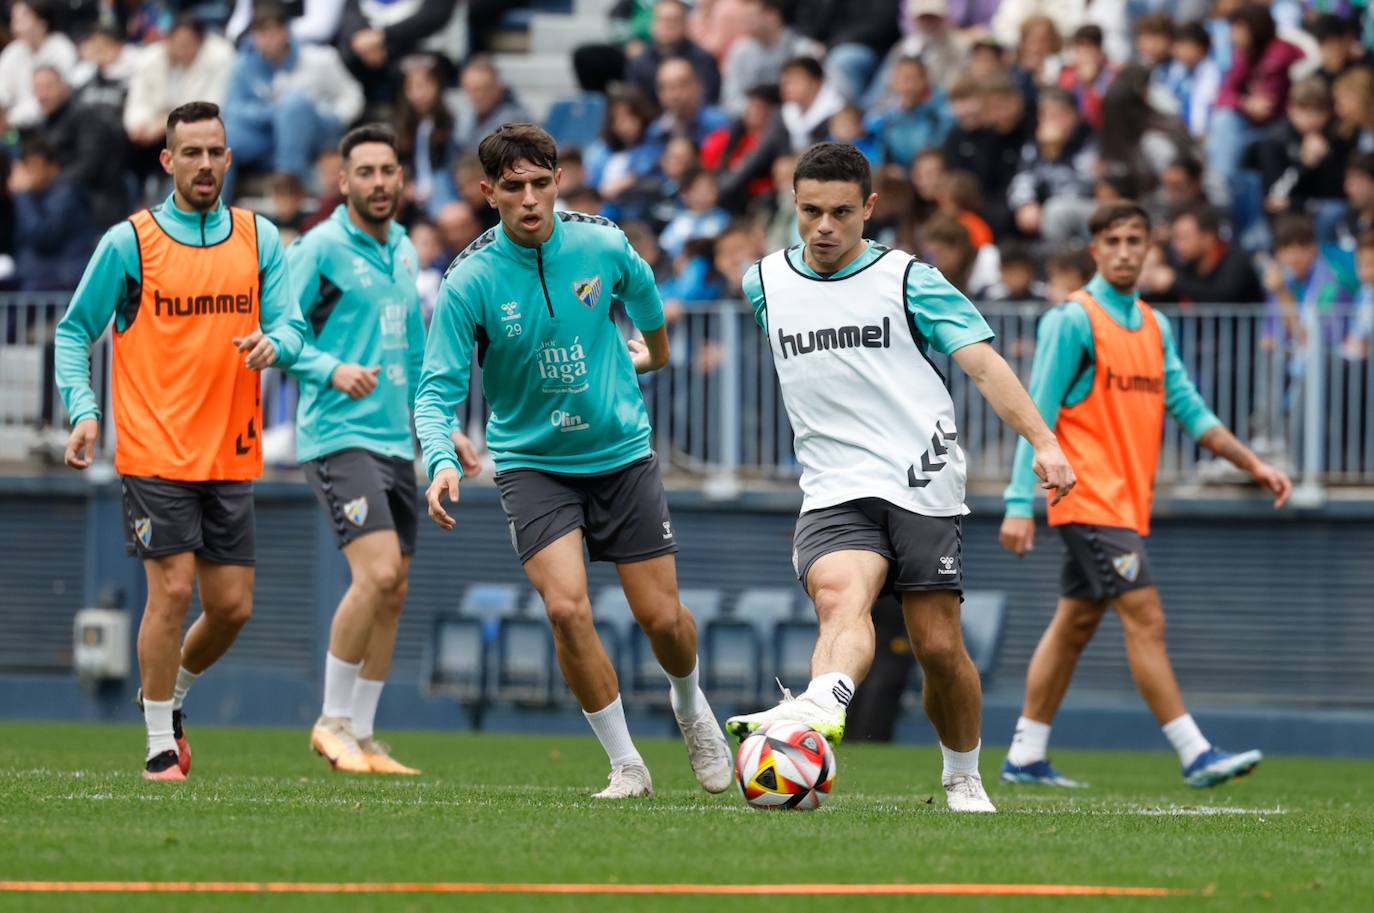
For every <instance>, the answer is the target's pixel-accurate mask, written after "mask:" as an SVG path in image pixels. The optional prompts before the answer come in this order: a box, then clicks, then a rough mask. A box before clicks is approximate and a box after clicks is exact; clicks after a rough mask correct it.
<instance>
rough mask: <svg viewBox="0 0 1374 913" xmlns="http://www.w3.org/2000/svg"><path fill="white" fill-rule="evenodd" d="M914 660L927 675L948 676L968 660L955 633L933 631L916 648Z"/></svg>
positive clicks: (961, 642) (962, 643)
mask: <svg viewBox="0 0 1374 913" xmlns="http://www.w3.org/2000/svg"><path fill="white" fill-rule="evenodd" d="M916 659H917V661H918V662H920V664H921V668H922V669H923V670H925V671H926V673H927V674H935V675H949V674H952V673H953V672H954V671H955V670H956V669H958V667H959V666H960V665H962V664H963V663H964V662H965V661H966V660H967V659H968V653H967V652H966V651H965V650H964V641H963V639H962V638H961V637H960V636H959V635H958V633H957V631H933V632H929V633H928V634H927V635H926V636H925V637H924V638H923V639H922V642H921V643H920V644H918V645H917V646H916Z"/></svg>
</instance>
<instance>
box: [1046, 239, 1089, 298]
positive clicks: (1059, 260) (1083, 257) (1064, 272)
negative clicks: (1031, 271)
mask: <svg viewBox="0 0 1374 913" xmlns="http://www.w3.org/2000/svg"><path fill="white" fill-rule="evenodd" d="M1095 272H1097V266H1096V265H1095V264H1094V263H1093V259H1092V256H1091V255H1090V254H1089V253H1088V252H1087V250H1083V249H1080V250H1066V251H1061V252H1060V253H1057V254H1055V255H1054V256H1053V257H1050V259H1049V262H1048V263H1046V264H1045V296H1046V300H1048V301H1049V302H1050V304H1052V305H1053V304H1059V303H1061V302H1064V301H1068V300H1069V296H1070V295H1072V294H1073V293H1074V292H1076V291H1078V290H1079V289H1081V288H1082V287H1083V286H1085V285H1087V284H1088V282H1089V281H1090V280H1091V279H1092V277H1093V274H1094V273H1095Z"/></svg>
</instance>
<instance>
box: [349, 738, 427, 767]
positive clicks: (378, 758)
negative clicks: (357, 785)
mask: <svg viewBox="0 0 1374 913" xmlns="http://www.w3.org/2000/svg"><path fill="white" fill-rule="evenodd" d="M358 748H359V749H360V750H361V751H362V753H363V760H365V761H366V762H367V766H368V768H369V769H370V770H371V771H372V772H373V773H374V774H400V775H402V776H407V777H415V776H419V774H420V771H418V770H416V769H415V768H414V767H407V766H405V765H404V764H402V763H401V762H400V761H398V760H396V759H395V758H393V757H392V756H391V746H389V745H387V744H386V743H385V742H379V741H377V740H376V739H374V738H372V736H368V737H367V738H365V739H359V740H358Z"/></svg>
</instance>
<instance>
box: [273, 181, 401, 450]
mask: <svg viewBox="0 0 1374 913" xmlns="http://www.w3.org/2000/svg"><path fill="white" fill-rule="evenodd" d="M286 262H287V265H288V266H289V267H290V269H291V280H292V285H293V286H294V287H295V290H296V295H297V298H298V300H299V301H300V307H301V315H302V316H303V317H304V318H305V321H306V324H307V327H308V328H307V330H306V338H305V347H304V348H303V349H302V350H301V357H300V359H299V360H298V361H297V362H296V364H295V365H294V366H293V367H292V369H291V373H292V374H294V375H296V377H297V378H298V379H299V380H300V387H301V398H300V405H299V406H298V407H297V409H296V459H297V460H298V461H300V462H302V463H304V462H305V461H306V460H313V459H316V458H317V457H321V456H324V455H326V454H330V453H336V452H337V451H340V450H344V449H346V448H350V447H360V448H362V449H363V450H367V451H370V452H372V453H375V454H378V455H380V456H389V457H400V458H403V459H408V460H413V459H414V458H415V443H414V440H413V438H412V436H411V433H410V404H411V403H412V402H414V400H415V388H416V387H417V386H418V385H419V383H420V363H421V361H422V360H423V358H424V355H425V321H424V316H423V315H422V314H421V312H420V294H419V292H418V291H417V289H416V286H415V280H416V277H417V276H418V275H419V268H418V264H419V257H418V255H416V253H415V246H414V245H413V244H411V243H410V239H409V238H408V237H406V231H405V229H404V228H402V227H401V226H399V225H397V224H396V223H395V222H392V223H391V229H390V233H389V235H388V237H387V241H386V244H382V243H380V242H378V241H377V239H376V238H373V237H372V236H371V235H369V234H368V233H367V232H365V231H363V230H362V229H361V228H359V227H358V226H357V225H356V224H354V222H353V220H352V219H351V218H349V215H348V206H347V205H341V206H339V207H338V208H337V209H335V210H334V213H333V215H331V216H330V217H329V218H328V219H327V220H326V221H324V222H322V223H321V224H320V225H318V226H316V227H315V228H313V229H311V230H310V231H309V232H307V233H306V234H304V235H302V236H301V238H300V239H299V240H297V241H296V243H295V244H292V245H291V247H290V248H289V249H288V250H287V251H286ZM344 363H348V364H357V365H362V366H363V367H365V368H377V367H380V368H381V372H380V373H379V374H378V375H377V388H376V389H375V390H373V391H372V392H371V393H369V394H368V395H367V396H364V397H363V398H362V399H353V398H352V397H350V396H349V395H348V394H347V393H344V392H342V391H340V390H336V389H335V388H334V387H332V386H331V385H330V383H329V381H330V378H331V377H332V376H333V375H334V369H335V368H337V367H338V366H339V365H340V364H344Z"/></svg>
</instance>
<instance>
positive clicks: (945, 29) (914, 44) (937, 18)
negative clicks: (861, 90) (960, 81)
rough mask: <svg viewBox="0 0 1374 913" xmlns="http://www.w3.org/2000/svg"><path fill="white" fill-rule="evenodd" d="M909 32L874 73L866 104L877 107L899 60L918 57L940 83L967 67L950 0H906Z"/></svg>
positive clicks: (883, 99)
mask: <svg viewBox="0 0 1374 913" xmlns="http://www.w3.org/2000/svg"><path fill="white" fill-rule="evenodd" d="M904 6H905V10H904V15H905V16H906V20H905V21H906V23H907V27H908V28H907V33H906V36H905V37H903V38H902V40H901V41H899V42H897V43H896V44H895V45H893V46H892V49H891V50H889V51H888V52H887V57H886V58H885V59H884V60H883V64H882V66H880V67H879V68H878V72H877V74H876V75H874V77H873V80H872V83H871V85H870V86H869V88H868V92H867V93H865V95H864V99H863V100H864V107H866V108H870V109H871V108H875V107H877V106H879V105H881V104H882V103H883V102H884V101H885V100H886V99H885V98H884V96H885V95H886V94H887V93H888V89H889V86H890V85H891V83H892V71H893V70H894V69H896V67H897V64H898V62H899V61H902V60H906V59H908V58H912V57H915V58H917V59H919V60H920V61H921V62H922V63H924V64H925V66H926V71H927V73H928V78H929V79H930V80H931V81H933V82H935V83H936V84H937V85H938V84H940V83H942V82H949V81H951V80H953V79H954V78H955V76H957V75H958V73H959V72H960V71H961V70H963V68H964V58H965V56H966V52H965V50H964V47H963V43H962V42H961V41H960V40H959V36H958V35H957V34H956V33H955V30H954V28H953V27H952V26H951V25H950V21H949V3H948V2H947V0H906V3H905V4H904Z"/></svg>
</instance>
